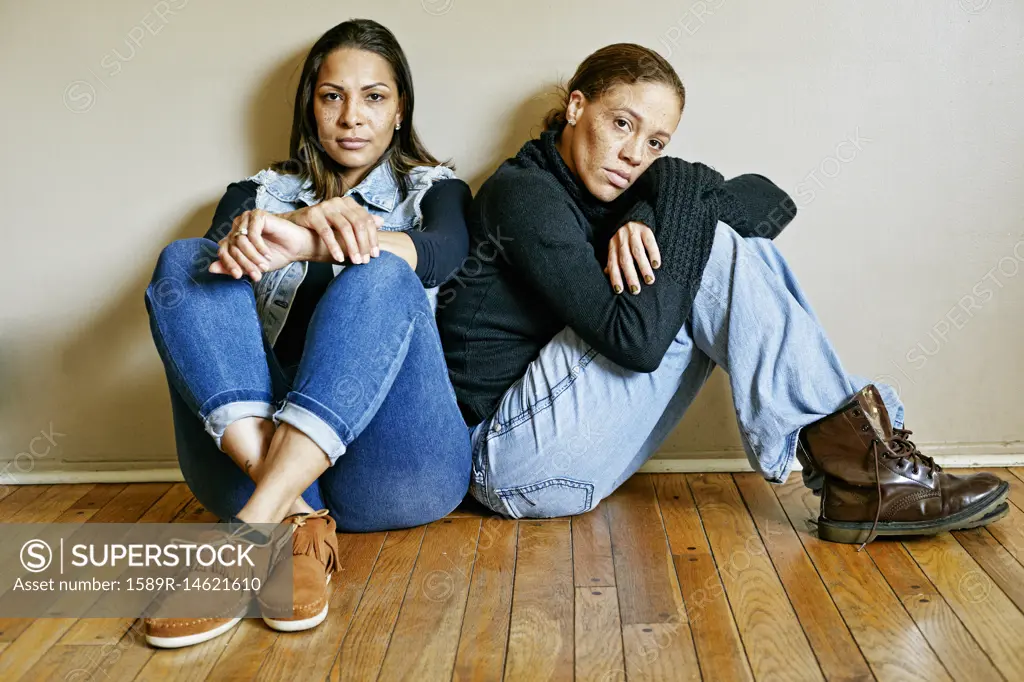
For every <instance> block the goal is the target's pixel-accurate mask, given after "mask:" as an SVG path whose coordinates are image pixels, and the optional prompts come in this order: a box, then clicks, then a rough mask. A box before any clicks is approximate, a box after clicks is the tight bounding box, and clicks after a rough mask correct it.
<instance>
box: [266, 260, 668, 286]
mask: <svg viewBox="0 0 1024 682" xmlns="http://www.w3.org/2000/svg"><path fill="white" fill-rule="evenodd" d="M269 269H270V265H269V264H268V263H260V270H262V271H263V272H266V271H267V270H269ZM648 284H650V282H648Z"/></svg>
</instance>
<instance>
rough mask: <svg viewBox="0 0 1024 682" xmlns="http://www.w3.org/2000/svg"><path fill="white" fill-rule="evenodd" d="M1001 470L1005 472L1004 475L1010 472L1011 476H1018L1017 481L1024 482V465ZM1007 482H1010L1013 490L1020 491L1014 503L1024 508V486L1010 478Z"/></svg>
mask: <svg viewBox="0 0 1024 682" xmlns="http://www.w3.org/2000/svg"><path fill="white" fill-rule="evenodd" d="M1000 471H1002V472H1004V477H1005V474H1009V475H1010V476H1013V477H1014V478H1016V479H1017V481H1020V483H1024V467H1010V468H1009V469H1002V470H1000ZM1007 482H1008V483H1009V484H1010V488H1011V490H1016V491H1019V492H1018V493H1017V498H1016V500H1015V502H1014V503H1015V504H1016V505H1017V506H1018V507H1020V508H1021V509H1024V499H1022V495H1024V486H1022V485H1021V484H1020V483H1017V482H1016V481H1012V480H1010V479H1008V478H1007Z"/></svg>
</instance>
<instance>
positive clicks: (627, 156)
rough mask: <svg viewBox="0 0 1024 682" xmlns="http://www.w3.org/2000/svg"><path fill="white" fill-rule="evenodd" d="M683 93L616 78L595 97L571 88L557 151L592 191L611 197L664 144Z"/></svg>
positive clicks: (603, 198) (644, 167)
mask: <svg viewBox="0 0 1024 682" xmlns="http://www.w3.org/2000/svg"><path fill="white" fill-rule="evenodd" d="M681 105H682V103H681V102H680V101H679V96H678V95H677V94H676V92H675V90H673V89H672V88H671V87H669V86H668V85H664V84H662V83H651V82H637V83H632V84H628V85H627V84H618V85H615V86H612V87H611V88H609V89H608V90H606V91H605V92H604V93H603V94H602V95H601V96H599V97H597V98H595V99H594V100H588V99H587V98H586V97H584V96H583V93H581V92H580V91H579V90H576V91H574V92H572V93H571V95H570V96H569V104H568V106H567V108H566V118H567V119H568V120H570V121H573V120H575V122H576V124H575V125H567V126H566V127H565V128H564V129H563V131H562V138H561V140H560V146H559V151H560V152H561V154H562V158H563V159H564V160H565V163H566V165H568V166H569V168H570V169H571V170H572V171H573V173H575V174H576V176H577V177H579V178H580V180H582V181H583V184H584V185H586V187H587V189H588V190H590V193H591V194H593V195H594V196H595V197H597V198H598V199H599V200H601V201H612V200H614V199H616V198H617V197H618V196H619V195H620V194H622V193H623V192H624V191H625V190H626V189H627V188H628V187H629V186H630V185H632V184H633V183H634V182H636V179H637V178H638V177H640V175H641V174H642V173H643V172H644V171H645V170H647V167H648V166H650V165H651V164H652V163H653V162H654V160H655V159H656V158H658V156H659V155H660V154H661V152H662V151H663V150H664V149H665V146H666V145H667V144H668V142H669V140H670V139H671V137H672V133H673V132H675V129H676V126H678V125H679V118H680V116H682V106H681Z"/></svg>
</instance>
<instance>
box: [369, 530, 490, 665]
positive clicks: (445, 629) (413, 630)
mask: <svg viewBox="0 0 1024 682" xmlns="http://www.w3.org/2000/svg"><path fill="white" fill-rule="evenodd" d="M479 537H480V519H479V518H473V517H466V518H454V519H441V520H439V521H435V522H433V523H431V524H429V525H428V526H427V530H426V533H425V535H424V537H423V545H422V547H420V554H419V558H418V559H417V560H416V568H415V570H414V571H413V574H412V581H411V582H410V583H409V590H408V592H406V595H405V601H404V603H403V604H402V610H401V612H399V614H398V622H397V623H396V624H395V631H394V633H393V634H392V636H391V643H390V644H389V645H388V651H387V654H386V655H385V656H384V663H383V665H382V666H381V671H380V676H379V677H378V679H379V680H441V679H444V680H450V679H451V677H452V672H453V670H454V669H455V655H456V653H457V652H458V646H459V631H460V630H461V629H462V618H463V615H464V613H465V610H466V600H467V599H468V597H469V585H470V576H471V575H472V573H473V563H474V560H475V559H476V544H477V540H478V539H479Z"/></svg>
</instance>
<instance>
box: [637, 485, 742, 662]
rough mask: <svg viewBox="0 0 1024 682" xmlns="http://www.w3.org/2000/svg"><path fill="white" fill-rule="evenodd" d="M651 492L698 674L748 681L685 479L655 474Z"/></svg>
mask: <svg viewBox="0 0 1024 682" xmlns="http://www.w3.org/2000/svg"><path fill="white" fill-rule="evenodd" d="M654 488H655V491H656V492H657V495H658V505H659V506H660V507H661V516H662V518H663V519H664V522H665V533H666V535H667V536H668V541H669V546H670V547H671V549H672V554H673V560H674V564H675V571H676V576H677V578H678V579H679V587H680V589H681V590H682V594H683V603H684V604H685V605H686V620H687V624H688V626H689V628H690V632H691V634H692V636H693V642H694V647H695V648H696V651H697V660H698V662H699V663H700V668H701V670H702V671H704V672H705V676H706V673H707V671H709V670H714V671H715V678H716V679H721V680H752V679H753V674H752V673H751V671H750V663H749V662H748V661H747V654H746V652H745V651H744V649H743V643H742V642H741V641H740V632H739V629H738V628H737V627H736V621H735V619H734V618H733V615H732V609H731V608H730V606H729V601H728V599H726V596H725V588H724V587H723V586H722V581H721V578H720V577H719V575H718V568H717V567H716V566H715V560H714V558H713V557H712V555H711V546H710V545H709V544H708V541H707V537H706V536H705V535H704V526H703V525H702V523H701V519H700V515H699V514H698V513H697V505H696V504H694V501H693V495H692V494H691V493H690V487H689V486H688V485H687V483H686V476H684V475H682V474H666V475H659V476H655V477H654Z"/></svg>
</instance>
